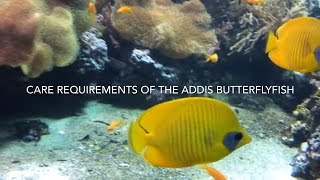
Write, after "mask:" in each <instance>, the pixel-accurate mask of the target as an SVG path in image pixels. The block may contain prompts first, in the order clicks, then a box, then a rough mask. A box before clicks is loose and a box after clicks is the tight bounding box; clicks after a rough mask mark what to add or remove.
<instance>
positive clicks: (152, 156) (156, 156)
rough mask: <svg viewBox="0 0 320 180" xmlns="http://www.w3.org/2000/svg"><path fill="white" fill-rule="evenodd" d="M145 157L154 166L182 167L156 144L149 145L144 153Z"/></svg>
mask: <svg viewBox="0 0 320 180" xmlns="http://www.w3.org/2000/svg"><path fill="white" fill-rule="evenodd" d="M143 157H144V159H145V160H146V161H147V162H149V163H150V164H152V165H153V166H159V167H171V168H176V167H180V166H179V165H178V164H177V163H175V162H173V161H171V160H169V159H168V158H167V157H166V156H165V155H164V153H162V152H161V151H160V150H159V149H158V148H156V147H154V146H148V148H147V149H146V150H145V151H144V154H143Z"/></svg>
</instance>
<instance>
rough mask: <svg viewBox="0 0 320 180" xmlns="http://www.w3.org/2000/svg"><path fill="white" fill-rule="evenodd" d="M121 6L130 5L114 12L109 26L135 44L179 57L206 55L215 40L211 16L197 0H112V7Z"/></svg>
mask: <svg viewBox="0 0 320 180" xmlns="http://www.w3.org/2000/svg"><path fill="white" fill-rule="evenodd" d="M124 5H127V6H130V7H131V8H132V13H115V15H114V16H113V19H112V21H113V26H114V27H115V29H116V30H117V31H118V32H119V33H120V35H121V36H122V38H124V39H127V40H129V41H131V42H133V43H135V44H137V45H140V46H142V47H146V48H150V49H157V50H159V51H160V52H161V53H163V54H164V55H166V56H168V57H171V58H175V59H180V58H185V57H187V56H190V55H191V54H197V55H206V54H207V51H208V49H209V48H211V47H214V46H216V45H217V43H218V42H217V40H216V36H215V33H214V31H213V30H210V29H209V28H210V23H211V17H210V15H209V14H208V13H207V12H206V9H205V7H204V6H203V4H202V3H201V2H200V1H199V0H190V1H186V2H184V3H183V4H175V3H173V2H172V1H171V0H149V1H146V0H133V1H128V0H119V1H116V8H119V7H121V6H124Z"/></svg>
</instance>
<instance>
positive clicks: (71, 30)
mask: <svg viewBox="0 0 320 180" xmlns="http://www.w3.org/2000/svg"><path fill="white" fill-rule="evenodd" d="M70 4H72V6H70ZM81 8H82V9H81ZM0 16H1V19H0V24H1V27H0V65H9V66H13V67H16V66H20V67H21V68H22V71H23V73H24V74H26V75H27V76H29V77H32V78H34V77H38V76H39V75H40V74H42V73H43V72H45V71H49V70H51V69H52V68H53V67H54V66H58V67H63V66H67V65H69V64H70V63H72V62H73V61H74V60H75V58H76V55H77V52H78V49H79V45H78V39H77V37H78V35H79V34H80V33H81V31H83V30H84V29H86V26H87V27H89V24H91V23H92V22H91V23H90V20H89V17H88V13H87V10H86V6H85V4H84V3H82V4H80V3H79V2H78V4H76V3H73V1H70V0H69V1H66V0H65V1H58V0H57V1H48V4H47V2H46V1H36V0H23V1H19V0H2V1H0ZM79 17H87V19H85V20H84V21H83V23H82V24H75V23H74V19H75V18H78V19H79ZM80 19H81V18H80ZM82 19H83V18H82ZM79 29H81V30H79ZM76 30H78V31H76Z"/></svg>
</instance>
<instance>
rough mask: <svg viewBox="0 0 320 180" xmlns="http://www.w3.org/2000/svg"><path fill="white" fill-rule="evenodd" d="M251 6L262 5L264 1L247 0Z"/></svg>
mask: <svg viewBox="0 0 320 180" xmlns="http://www.w3.org/2000/svg"><path fill="white" fill-rule="evenodd" d="M246 2H247V3H249V4H261V3H263V2H264V0H246Z"/></svg>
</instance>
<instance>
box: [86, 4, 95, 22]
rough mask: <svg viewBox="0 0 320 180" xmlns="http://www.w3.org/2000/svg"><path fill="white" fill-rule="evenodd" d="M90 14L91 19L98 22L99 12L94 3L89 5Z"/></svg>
mask: <svg viewBox="0 0 320 180" xmlns="http://www.w3.org/2000/svg"><path fill="white" fill-rule="evenodd" d="M88 14H89V16H90V17H91V19H92V21H93V22H95V21H96V15H97V10H96V6H95V4H94V3H93V2H90V3H89V4H88Z"/></svg>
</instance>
